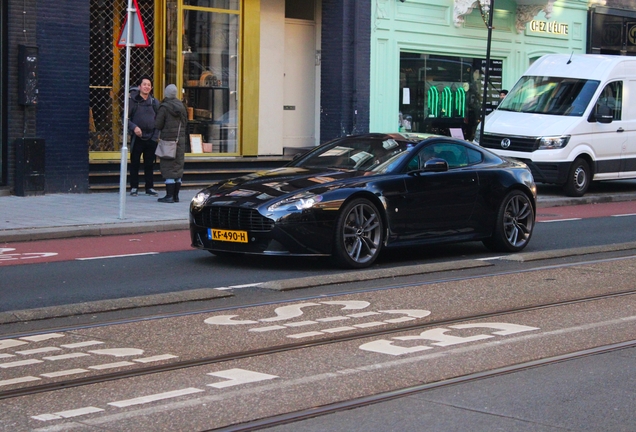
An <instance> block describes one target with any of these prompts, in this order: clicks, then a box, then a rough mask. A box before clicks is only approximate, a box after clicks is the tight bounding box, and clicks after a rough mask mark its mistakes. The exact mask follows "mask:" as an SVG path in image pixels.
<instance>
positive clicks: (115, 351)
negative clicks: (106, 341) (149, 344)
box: [89, 348, 144, 357]
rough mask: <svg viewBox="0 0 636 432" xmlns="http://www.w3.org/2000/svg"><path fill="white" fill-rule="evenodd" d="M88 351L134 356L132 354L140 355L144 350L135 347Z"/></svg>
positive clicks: (98, 353) (114, 355)
mask: <svg viewBox="0 0 636 432" xmlns="http://www.w3.org/2000/svg"><path fill="white" fill-rule="evenodd" d="M89 353H92V354H97V355H109V356H113V357H128V356H134V355H141V354H143V353H144V350H142V349H137V348H111V349H103V350H95V351H89Z"/></svg>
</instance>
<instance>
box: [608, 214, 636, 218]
mask: <svg viewBox="0 0 636 432" xmlns="http://www.w3.org/2000/svg"><path fill="white" fill-rule="evenodd" d="M625 216H636V213H626V214H617V215H612V216H611V217H625Z"/></svg>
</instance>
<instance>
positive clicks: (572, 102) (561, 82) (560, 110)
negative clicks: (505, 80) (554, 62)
mask: <svg viewBox="0 0 636 432" xmlns="http://www.w3.org/2000/svg"><path fill="white" fill-rule="evenodd" d="M598 86H599V81H594V80H585V79H574V78H558V77H541V76H524V77H521V79H520V80H519V81H518V82H517V84H515V86H514V87H513V89H512V90H511V91H510V93H508V96H506V98H505V99H504V100H503V102H501V104H500V105H499V107H498V108H497V109H498V110H501V111H514V112H523V113H538V114H551V115H562V116H579V117H580V116H582V115H583V113H584V112H585V109H586V108H587V106H588V105H589V103H590V100H591V99H592V96H593V95H594V92H595V91H596V89H597V88H598Z"/></svg>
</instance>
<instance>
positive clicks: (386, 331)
mask: <svg viewBox="0 0 636 432" xmlns="http://www.w3.org/2000/svg"><path fill="white" fill-rule="evenodd" d="M630 295H636V289H630V290H623V291H619V292H612V293H605V294H600V295H592V296H584V297H579V298H575V299H568V300H564V301H558V302H546V303H542V304H535V305H530V306H523V307H517V308H508V309H505V310H499V311H492V312H488V313H479V314H472V315H468V314H466V315H462V316H457V317H453V318H450V319H441V320H430V321H427V322H425V323H418V324H408V325H395V326H393V327H390V328H383V329H376V330H366V331H357V332H355V333H354V334H343V335H339V336H330V337H322V338H320V339H317V340H313V341H299V342H294V343H287V344H279V345H276V346H269V347H264V348H257V349H252V350H242V351H239V352H234V353H228V354H223V355H218V356H209V357H201V358H197V359H189V360H183V361H173V362H171V363H168V364H163V365H155V366H147V367H141V368H137V369H134V370H129V371H117V372H112V373H106V374H100V375H97V376H90V377H83V378H75V379H69V380H63V381H57V382H51V383H46V384H40V385H32V386H27V387H22V388H15V389H10V390H5V391H0V400H5V399H11V398H17V397H21V396H27V395H35V394H40V393H45V392H52V391H59V390H64V389H68V388H74V387H81V386H88V385H93V384H100V383H105V382H108V381H115V380H122V379H129V378H135V377H141V376H144V375H151V374H158V373H164V372H171V371H177V370H183V369H188V368H194V367H198V366H204V365H210V364H215V363H224V362H231V361H235V360H240V359H245V358H253V357H260V356H268V355H272V354H278V353H284V352H290V351H294V350H302V349H308V348H314V347H319V346H326V345H332V344H336V343H345V342H350V341H355V340H360V339H366V338H372V337H379V336H385V335H390V334H394V333H400V332H407V331H414V330H425V329H428V328H433V327H439V326H448V325H452V324H455V323H459V322H463V321H472V320H479V319H489V318H493V317H499V316H505V315H509V314H517V313H524V312H532V311H536V310H540V309H546V308H554V307H563V306H568V305H573V304H577V303H585V302H593V301H600V300H606V299H612V298H618V297H624V296H630ZM635 343H636V342H635ZM238 430H241V429H238ZM246 430H249V429H246Z"/></svg>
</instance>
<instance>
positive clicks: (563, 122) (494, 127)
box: [484, 110, 581, 137]
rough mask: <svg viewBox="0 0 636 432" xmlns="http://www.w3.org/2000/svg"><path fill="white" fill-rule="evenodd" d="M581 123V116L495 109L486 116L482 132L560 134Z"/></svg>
mask: <svg viewBox="0 0 636 432" xmlns="http://www.w3.org/2000/svg"><path fill="white" fill-rule="evenodd" d="M580 123H581V117H570V116H557V115H549V114H529V113H518V112H511V111H504V110H495V111H493V112H492V113H491V114H490V115H488V117H487V118H486V124H485V125H484V132H485V133H491V134H497V135H515V136H527V137H536V136H561V135H564V134H568V133H570V130H571V129H572V128H573V127H575V126H576V125H578V124H580Z"/></svg>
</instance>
